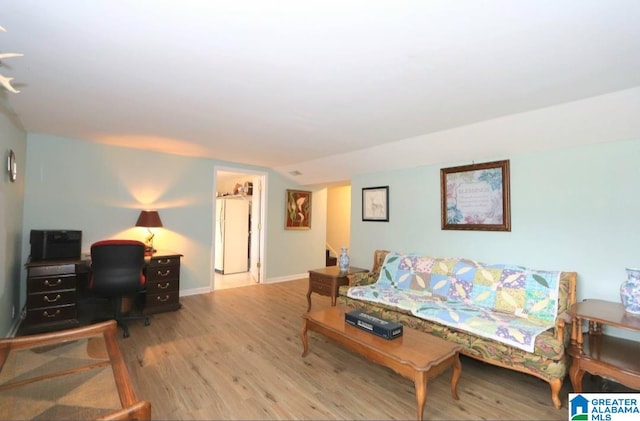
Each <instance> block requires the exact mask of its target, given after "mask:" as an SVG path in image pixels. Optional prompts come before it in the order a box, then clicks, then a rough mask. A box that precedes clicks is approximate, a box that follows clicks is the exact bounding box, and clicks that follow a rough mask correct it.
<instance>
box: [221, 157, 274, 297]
mask: <svg viewBox="0 0 640 421" xmlns="http://www.w3.org/2000/svg"><path fill="white" fill-rule="evenodd" d="M266 180H267V174H266V173H264V172H259V171H250V170H246V169H242V168H234V167H214V186H215V189H216V190H215V192H214V193H215V194H214V201H215V203H214V207H213V209H214V215H213V220H214V224H213V226H214V228H213V231H214V232H213V244H212V249H213V259H212V260H213V264H212V266H213V268H212V269H213V270H212V271H211V273H212V276H211V282H210V288H211V290H219V289H226V288H233V287H239V286H247V285H253V284H256V283H261V282H263V280H264V268H265V265H264V229H265V207H266Z"/></svg>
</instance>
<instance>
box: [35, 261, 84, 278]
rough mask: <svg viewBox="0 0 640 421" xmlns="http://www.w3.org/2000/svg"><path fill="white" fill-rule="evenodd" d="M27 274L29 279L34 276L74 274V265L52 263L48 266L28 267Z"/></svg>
mask: <svg viewBox="0 0 640 421" xmlns="http://www.w3.org/2000/svg"><path fill="white" fill-rule="evenodd" d="M28 272H29V274H28V276H29V277H30V278H31V277H36V276H55V275H69V274H74V273H76V263H75V262H73V263H63V264H60V263H58V264H55V263H52V264H50V265H38V266H32V267H29V269H28Z"/></svg>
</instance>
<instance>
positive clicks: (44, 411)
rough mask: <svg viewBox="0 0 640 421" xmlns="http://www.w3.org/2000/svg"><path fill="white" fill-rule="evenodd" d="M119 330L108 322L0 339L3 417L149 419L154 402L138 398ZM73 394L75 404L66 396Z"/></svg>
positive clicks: (0, 409) (0, 407)
mask: <svg viewBox="0 0 640 421" xmlns="http://www.w3.org/2000/svg"><path fill="white" fill-rule="evenodd" d="M117 330H118V327H117V324H116V322H115V321H114V320H110V321H107V322H102V323H97V324H94V325H88V326H84V327H79V328H75V329H68V330H62V331H57V332H49V333H43V334H37V335H30V336H22V337H16V338H8V339H0V419H34V418H41V419H60V418H61V419H71V418H73V419H89V418H98V419H105V420H150V419H151V404H150V403H149V402H148V401H139V400H138V399H137V398H136V395H135V393H134V390H133V387H132V385H131V379H130V377H129V372H128V371H127V366H126V363H125V361H124V358H123V357H122V353H121V352H120V348H119V347H118V343H117V340H116V334H117ZM71 394H73V395H72V396H73V397H74V399H73V401H74V402H77V403H75V404H74V405H75V406H72V404H70V403H69V399H65V398H66V397H68V396H71ZM78 398H80V399H78Z"/></svg>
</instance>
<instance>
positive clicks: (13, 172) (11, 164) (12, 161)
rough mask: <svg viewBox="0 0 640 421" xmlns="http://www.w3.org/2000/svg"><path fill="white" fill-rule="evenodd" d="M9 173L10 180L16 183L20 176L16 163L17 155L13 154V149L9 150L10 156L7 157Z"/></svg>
mask: <svg viewBox="0 0 640 421" xmlns="http://www.w3.org/2000/svg"><path fill="white" fill-rule="evenodd" d="M7 171H8V172H9V180H11V181H12V182H14V181H16V177H17V176H18V164H17V163H16V154H15V153H13V149H9V156H8V157H7Z"/></svg>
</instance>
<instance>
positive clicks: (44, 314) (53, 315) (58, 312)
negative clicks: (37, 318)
mask: <svg viewBox="0 0 640 421" xmlns="http://www.w3.org/2000/svg"><path fill="white" fill-rule="evenodd" d="M42 315H43V316H44V317H56V316H59V315H60V310H56V312H55V313H53V314H49V312H48V311H46V310H45V311H43V312H42Z"/></svg>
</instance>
